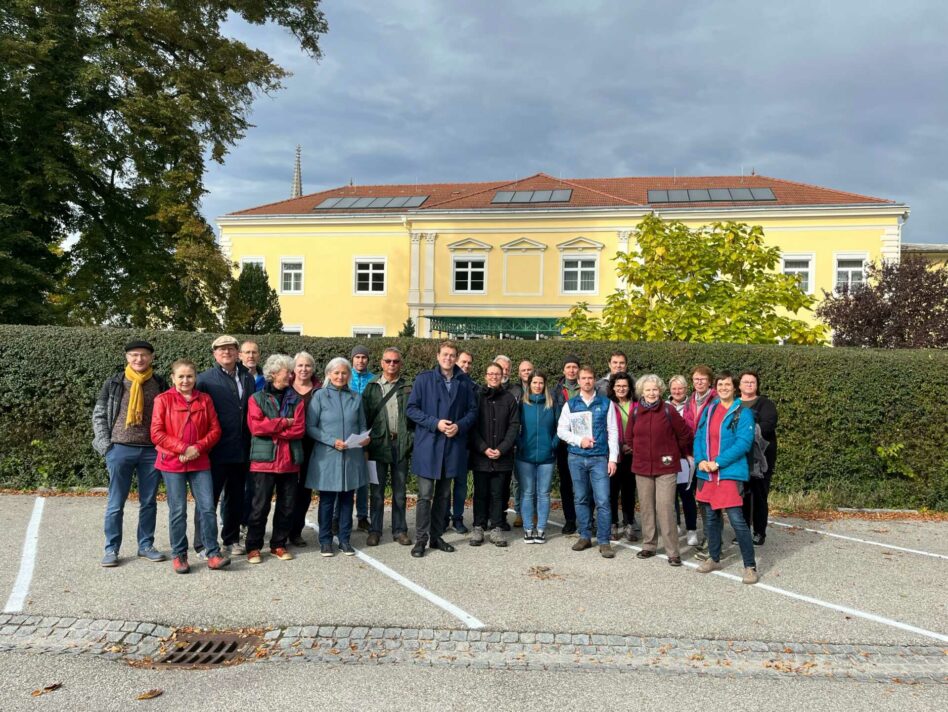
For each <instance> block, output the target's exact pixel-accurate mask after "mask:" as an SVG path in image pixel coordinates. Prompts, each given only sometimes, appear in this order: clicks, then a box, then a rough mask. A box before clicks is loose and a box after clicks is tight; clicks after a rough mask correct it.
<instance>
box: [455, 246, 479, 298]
mask: <svg viewBox="0 0 948 712" xmlns="http://www.w3.org/2000/svg"><path fill="white" fill-rule="evenodd" d="M453 262H454V267H453V270H452V277H451V293H452V294H485V293H486V292H487V258H486V257H467V256H463V257H462V256H459V255H455V257H454V260H453Z"/></svg>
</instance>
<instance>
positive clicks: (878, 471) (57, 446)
mask: <svg viewBox="0 0 948 712" xmlns="http://www.w3.org/2000/svg"><path fill="white" fill-rule="evenodd" d="M132 337H135V338H139V337H144V338H147V339H149V340H150V341H152V343H154V344H155V346H156V363H155V366H156V368H157V370H158V371H159V372H165V371H166V369H167V366H168V365H169V364H170V363H171V362H172V361H173V360H174V359H175V358H179V357H182V356H187V357H190V358H191V359H193V360H195V361H196V362H197V363H198V364H199V366H201V367H205V366H210V365H211V364H212V357H211V351H210V343H211V341H212V340H213V335H209V334H201V333H183V332H167V331H162V332H140V331H135V332H132V331H127V330H120V329H79V328H60V327H21V326H0V487H13V488H34V487H41V486H46V487H55V488H68V487H94V486H101V485H104V484H105V483H106V480H107V476H106V472H105V468H104V466H103V462H102V460H101V458H99V457H98V455H96V454H95V453H94V452H93V450H92V447H91V445H90V443H91V441H92V427H91V412H92V407H93V404H94V402H95V398H96V395H97V393H98V390H99V388H100V386H101V384H102V381H103V380H104V379H105V378H106V377H107V376H109V375H110V374H112V373H114V372H115V370H116V368H117V367H118V366H119V365H121V364H122V363H123V356H122V347H123V344H124V343H125V342H126V341H127V340H129V339H130V338H132ZM255 340H256V341H257V342H258V343H259V344H260V347H261V351H262V352H263V353H264V354H265V355H266V354H269V353H275V352H285V353H289V354H293V353H295V352H297V351H300V350H304V349H305V350H306V351H309V352H310V353H311V354H312V355H313V356H314V357H315V359H316V361H317V363H318V364H320V365H323V364H325V363H326V362H327V361H328V359H329V358H331V357H332V356H335V355H339V354H342V355H346V356H348V354H349V352H350V350H351V348H352V346H353V345H354V344H355V340H353V339H348V338H329V339H314V338H307V337H299V336H287V335H270V336H260V337H255ZM388 344H396V345H397V346H399V348H401V349H402V351H403V352H404V354H405V358H406V367H407V370H408V372H409V374H415V373H417V372H419V371H420V370H423V369H425V368H430V367H431V366H432V365H433V364H434V356H435V350H436V348H437V342H436V341H432V340H426V339H385V340H373V341H371V342H368V343H367V346H369V348H370V350H371V351H372V362H373V363H377V359H378V358H379V357H380V356H381V350H382V347H383V346H384V345H388ZM616 347H618V348H621V349H622V350H624V351H625V352H626V353H627V354H628V355H629V364H630V370H632V372H633V373H634V374H636V375H640V374H642V373H645V372H654V373H658V374H660V375H662V376H663V377H665V378H666V380H667V378H668V376H671V375H673V374H675V373H687V371H688V369H689V368H690V367H691V366H692V365H694V364H697V363H707V364H709V365H710V366H711V367H712V368H714V369H725V368H727V369H732V370H740V369H742V368H755V369H757V370H758V371H759V372H760V374H761V381H762V390H763V392H764V393H766V394H767V395H769V396H770V397H771V398H772V399H773V400H774V401H775V402H776V404H777V408H778V411H779V415H780V426H779V431H778V432H779V439H780V451H779V455H778V458H779V459H778V463H777V468H776V474H775V479H774V488H775V489H776V490H778V491H782V492H786V493H812V492H817V493H820V494H821V495H823V498H824V499H828V500H829V501H832V502H834V503H836V504H839V505H845V506H856V507H860V506H865V507H870V506H871V507H928V508H931V509H942V510H944V509H948V456H946V453H948V427H946V426H948V391H946V389H945V387H944V374H945V373H948V352H945V351H927V350H916V351H895V350H865V349H843V348H825V347H796V346H793V347H791V346H740V345H732V344H714V345H708V344H679V343H619V344H616V343H605V342H563V341H540V342H533V341H502V342H500V341H470V342H466V344H465V348H468V349H469V350H470V351H471V352H472V353H473V354H474V357H475V370H476V371H477V372H481V371H482V370H483V367H484V366H485V365H486V363H487V362H488V360H489V359H490V358H492V357H493V356H494V355H495V354H497V353H498V352H503V353H506V354H507V355H508V356H510V357H511V358H512V359H513V361H514V364H515V366H514V367H515V368H516V363H517V362H518V361H519V360H520V359H522V358H530V359H531V360H532V361H533V362H534V363H535V364H537V366H538V367H540V368H542V369H545V370H547V371H548V372H549V373H551V374H559V373H560V371H561V363H562V358H563V356H564V355H565V354H566V353H571V352H572V353H576V354H577V355H578V356H579V357H580V358H581V359H583V360H584V361H587V362H589V363H592V364H594V365H597V366H601V367H603V369H604V364H606V363H607V361H608V357H609V353H610V352H611V351H612V350H613V349H614V348H616ZM880 448H882V450H883V451H884V453H885V454H880V450H879V449H880Z"/></svg>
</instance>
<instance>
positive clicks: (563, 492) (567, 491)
mask: <svg viewBox="0 0 948 712" xmlns="http://www.w3.org/2000/svg"><path fill="white" fill-rule="evenodd" d="M556 471H557V472H559V474H560V502H561V503H562V506H563V518H564V519H565V520H566V523H567V524H576V501H575V500H574V499H573V478H572V476H571V475H570V474H569V452H567V450H566V443H564V442H560V444H559V445H557V446H556Z"/></svg>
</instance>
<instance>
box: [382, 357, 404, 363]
mask: <svg viewBox="0 0 948 712" xmlns="http://www.w3.org/2000/svg"><path fill="white" fill-rule="evenodd" d="M401 362H402V360H401V359H400V358H383V359H382V363H401Z"/></svg>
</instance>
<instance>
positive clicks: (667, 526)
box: [625, 373, 694, 566]
mask: <svg viewBox="0 0 948 712" xmlns="http://www.w3.org/2000/svg"><path fill="white" fill-rule="evenodd" d="M664 391H665V383H664V381H662V379H661V378H659V377H658V376H656V375H655V374H653V373H650V374H648V375H646V376H642V377H641V378H640V379H639V380H638V381H636V383H635V394H636V395H637V396H638V397H639V401H638V402H637V403H635V404H634V405H633V406H632V411H631V412H630V413H629V419H628V423H627V425H626V429H625V444H626V445H627V446H629V447H630V448H631V449H632V472H634V473H635V488H636V489H637V490H638V492H639V506H640V508H641V513H640V514H641V517H642V551H640V552H639V553H638V554H636V556H637V557H638V558H640V559H648V558H651V557H652V556H655V549H656V546H657V545H658V533H657V532H656V529H655V524H656V519H657V520H658V526H659V527H660V528H661V530H662V542H663V543H664V545H665V554H666V555H667V556H668V563H669V564H671V565H672V566H681V556H680V555H679V552H678V527H677V525H676V524H675V493H676V480H677V479H678V470H679V469H680V465H681V458H683V457H687V458H688V459H689V461H690V460H691V446H692V442H693V440H694V434H693V433H692V432H691V428H689V427H688V424H687V423H686V422H685V421H684V419H683V418H682V417H681V416H680V415H678V411H677V410H675V408H674V407H673V406H671V405H669V404H668V403H665V402H663V401H662V393H663V392H664Z"/></svg>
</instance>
